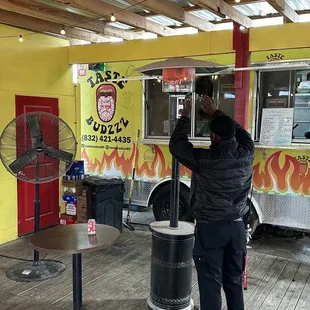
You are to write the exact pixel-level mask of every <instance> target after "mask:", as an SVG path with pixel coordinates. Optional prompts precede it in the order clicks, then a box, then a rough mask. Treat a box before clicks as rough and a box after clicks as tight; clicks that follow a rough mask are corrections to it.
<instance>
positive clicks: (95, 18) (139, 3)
mask: <svg viewBox="0 0 310 310" xmlns="http://www.w3.org/2000/svg"><path fill="white" fill-rule="evenodd" d="M146 1H147V0H141V1H139V2H137V3H135V4H132V5H128V6H126V7H123V8H120V9H119V10H116V11H114V12H113V13H110V14H107V15H101V16H98V17H94V18H87V19H85V20H84V21H80V22H78V23H76V24H69V25H65V27H66V28H74V27H76V26H80V25H83V24H86V23H89V22H92V21H97V20H101V19H107V18H108V17H110V20H111V22H115V21H116V17H115V14H117V13H120V12H123V11H127V10H129V9H132V8H134V7H137V6H139V5H141V4H143V3H144V2H146ZM39 33H40V32H38V31H32V32H29V33H26V34H23V35H22V34H20V35H4V36H0V39H7V38H16V37H18V40H19V42H23V41H24V37H26V36H32V35H35V34H39ZM60 34H61V35H65V34H66V31H65V29H64V27H63V28H62V29H61V31H60Z"/></svg>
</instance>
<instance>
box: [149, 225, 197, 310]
mask: <svg viewBox="0 0 310 310" xmlns="http://www.w3.org/2000/svg"><path fill="white" fill-rule="evenodd" d="M150 230H151V232H152V235H153V236H152V239H153V243H152V265H151V292H150V297H149V298H148V301H147V307H148V309H150V310H157V309H160V310H164V309H169V310H191V309H193V308H194V303H193V300H192V298H191V292H192V272H193V259H192V250H193V246H194V241H195V237H194V225H193V224H192V223H187V222H179V227H178V228H170V227H169V221H161V222H154V223H151V225H150Z"/></svg>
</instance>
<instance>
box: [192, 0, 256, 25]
mask: <svg viewBox="0 0 310 310" xmlns="http://www.w3.org/2000/svg"><path fill="white" fill-rule="evenodd" d="M192 2H194V3H195V4H198V5H200V6H202V7H204V8H206V9H211V10H212V11H218V12H221V13H222V14H225V15H226V16H228V17H229V18H230V19H231V20H233V21H235V22H236V23H238V24H240V25H242V26H244V27H246V28H251V27H252V20H251V18H249V17H247V16H245V15H244V14H242V13H240V12H239V11H238V10H237V9H235V8H234V7H233V6H231V5H229V4H228V3H226V2H225V1H223V0H193V1H192Z"/></svg>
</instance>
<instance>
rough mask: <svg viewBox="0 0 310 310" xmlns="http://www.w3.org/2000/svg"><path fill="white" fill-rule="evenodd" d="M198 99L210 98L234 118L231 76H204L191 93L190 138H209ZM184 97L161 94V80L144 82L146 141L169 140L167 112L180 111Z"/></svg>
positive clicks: (232, 80) (197, 80)
mask: <svg viewBox="0 0 310 310" xmlns="http://www.w3.org/2000/svg"><path fill="white" fill-rule="evenodd" d="M202 95H208V96H210V97H212V98H213V100H214V101H215V103H216V104H217V106H218V107H219V108H220V109H221V110H222V111H223V112H225V113H226V114H228V115H229V116H230V117H234V101H235V88H234V75H233V74H228V75H220V76H204V77H197V78H196V92H195V93H192V94H191V96H190V98H191V100H192V110H193V113H192V117H191V134H190V136H191V138H192V139H196V140H204V139H208V138H209V133H210V129H209V123H210V118H209V117H208V116H206V115H205V113H203V111H202V110H201V107H200V100H201V96H202ZM184 99H185V96H184V95H178V96H172V97H171V100H170V103H169V96H168V95H167V94H166V93H163V92H162V83H161V80H158V81H157V80H147V81H145V110H146V113H145V133H146V138H152V139H154V138H155V139H156V138H158V139H163V138H167V137H169V136H170V111H171V108H176V109H177V110H180V109H182V107H183V103H184Z"/></svg>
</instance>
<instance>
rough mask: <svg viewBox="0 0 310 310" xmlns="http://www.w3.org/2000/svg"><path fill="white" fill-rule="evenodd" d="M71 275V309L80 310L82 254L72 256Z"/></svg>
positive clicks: (81, 301)
mask: <svg viewBox="0 0 310 310" xmlns="http://www.w3.org/2000/svg"><path fill="white" fill-rule="evenodd" d="M72 274H73V309H74V310H80V309H81V308H82V303H83V300H82V254H81V253H79V254H73V255H72Z"/></svg>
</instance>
